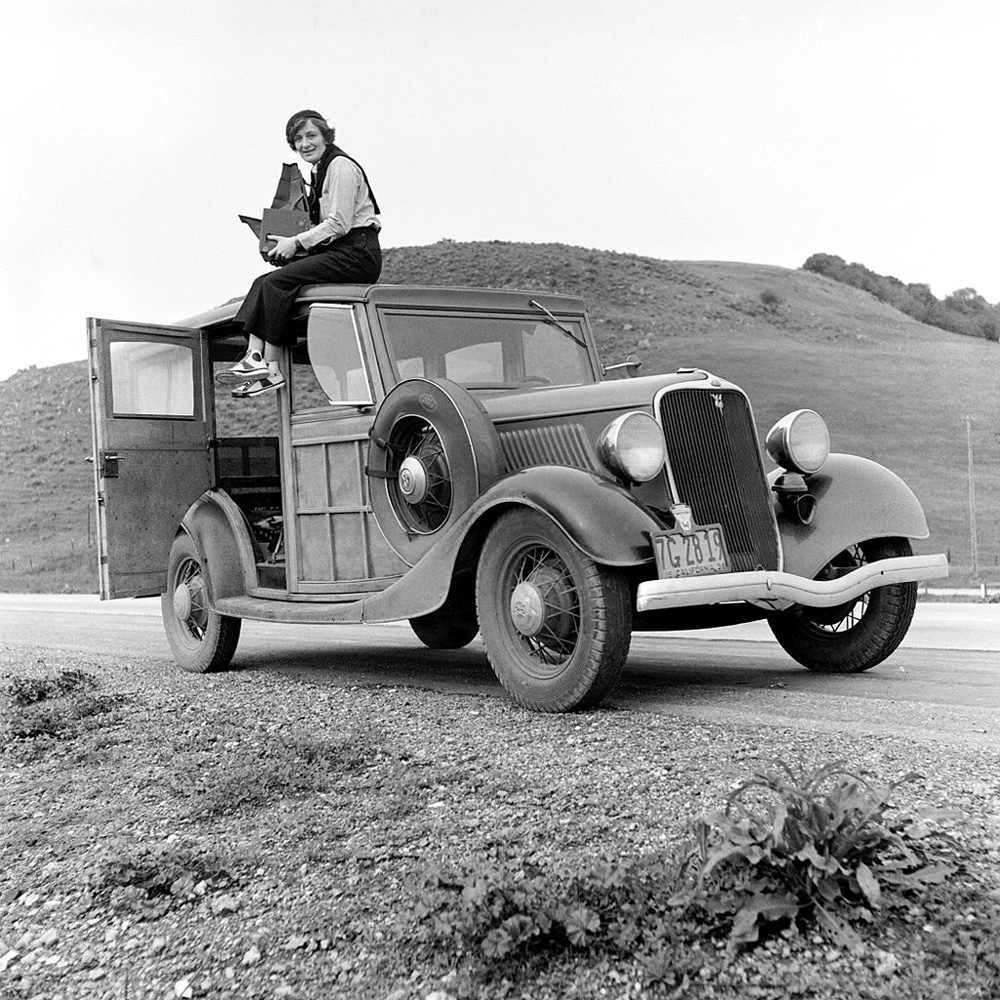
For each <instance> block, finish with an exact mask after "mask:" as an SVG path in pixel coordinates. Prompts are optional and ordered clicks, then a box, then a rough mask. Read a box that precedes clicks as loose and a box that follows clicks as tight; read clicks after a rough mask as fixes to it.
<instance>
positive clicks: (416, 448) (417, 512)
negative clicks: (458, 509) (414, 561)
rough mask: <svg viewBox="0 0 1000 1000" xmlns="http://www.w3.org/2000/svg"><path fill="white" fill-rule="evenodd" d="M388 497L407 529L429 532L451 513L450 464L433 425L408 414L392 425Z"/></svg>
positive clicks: (388, 468) (387, 468)
mask: <svg viewBox="0 0 1000 1000" xmlns="http://www.w3.org/2000/svg"><path fill="white" fill-rule="evenodd" d="M386 473H387V479H388V483H389V499H390V501H391V503H392V507H393V510H394V511H395V512H396V516H397V517H398V518H399V520H400V523H402V524H403V525H404V526H405V527H406V528H407V529H408V530H409V531H412V532H414V533H417V534H430V533H431V532H434V531H437V530H438V529H439V528H440V527H441V525H443V524H444V523H445V522H446V521H447V520H448V517H449V515H450V514H451V509H452V491H451V467H450V466H449V463H448V455H447V453H446V452H445V448H444V443H443V442H442V440H441V438H440V436H439V435H438V432H437V430H436V429H435V428H434V425H433V424H431V423H430V422H429V421H427V420H425V419H424V418H422V417H416V416H410V417H406V418H404V419H403V420H400V421H399V422H398V423H397V424H396V426H395V427H393V434H392V440H391V444H390V448H389V460H388V462H387V467H386Z"/></svg>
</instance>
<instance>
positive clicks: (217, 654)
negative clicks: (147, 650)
mask: <svg viewBox="0 0 1000 1000" xmlns="http://www.w3.org/2000/svg"><path fill="white" fill-rule="evenodd" d="M160 612H161V614H162V615H163V626H164V628H165V629H166V633H167V642H168V643H169V644H170V650H171V652H172V653H173V654H174V659H175V660H176V661H177V663H178V664H179V665H180V666H181V667H182V668H183V669H184V670H187V671H189V672H191V673H195V674H204V673H209V672H211V671H215V670H225V668H226V667H227V666H229V661H230V660H232V658H233V654H234V653H235V652H236V644H237V643H238V642H239V640H240V626H241V625H242V624H243V622H242V621H241V620H240V619H239V618H230V617H229V616H228V615H220V614H219V613H218V612H216V611H212V610H211V608H209V606H208V589H207V584H206V581H205V571H204V569H203V568H202V565H201V558H200V557H199V555H198V550H197V549H196V548H195V545H194V542H192V541H191V539H190V538H189V537H188V536H187V535H185V534H180V535H178V536H177V538H176V539H174V544H173V545H172V546H171V549H170V561H169V562H168V564H167V592H166V593H165V594H164V595H163V596H162V597H161V598H160Z"/></svg>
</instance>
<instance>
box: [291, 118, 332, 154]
mask: <svg viewBox="0 0 1000 1000" xmlns="http://www.w3.org/2000/svg"><path fill="white" fill-rule="evenodd" d="M325 150H326V139H324V138H323V133H322V132H320V130H319V129H318V128H317V127H316V125H315V124H314V123H313V122H311V121H309V122H306V123H305V125H303V126H302V127H301V128H300V129H299V130H298V132H296V133H295V152H296V153H298V154H299V156H301V157H302V159H303V160H305V161H306V163H319V161H320V159H322V157H323V152H324V151H325Z"/></svg>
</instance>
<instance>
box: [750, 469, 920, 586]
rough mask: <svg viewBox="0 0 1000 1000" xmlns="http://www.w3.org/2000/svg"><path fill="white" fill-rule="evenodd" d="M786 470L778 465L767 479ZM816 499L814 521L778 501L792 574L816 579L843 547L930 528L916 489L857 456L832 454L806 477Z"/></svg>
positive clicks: (908, 535)
mask: <svg viewBox="0 0 1000 1000" xmlns="http://www.w3.org/2000/svg"><path fill="white" fill-rule="evenodd" d="M781 473H782V470H781V469H776V470H775V471H774V472H772V473H771V474H770V475H769V476H768V481H769V483H774V481H775V480H776V479H777V478H778V476H780V475H781ZM806 483H807V485H808V487H809V492H810V493H811V494H812V495H813V496H814V497H815V498H816V511H815V514H814V516H813V519H812V522H811V523H810V524H802V523H801V522H800V521H799V520H798V519H797V518H795V517H794V516H793V515H789V514H788V513H787V512H786V511H785V510H784V508H783V507H782V506H781V505H780V504H779V503H778V501H777V498H775V501H774V507H775V514H776V516H777V519H778V530H779V532H780V533H781V545H782V550H783V552H784V569H785V571H786V572H788V573H795V574H797V575H799V576H803V577H806V578H807V579H809V580H811V579H813V578H814V577H815V576H816V574H817V573H818V572H819V571H820V570H821V569H822V568H823V567H824V566H825V565H826V564H827V563H828V562H829V561H830V560H831V559H832V558H833V557H834V556H835V555H837V554H838V553H839V552H842V551H843V550H844V549H846V548H849V547H850V546H852V545H855V544H857V543H858V542H863V541H867V540H868V539H870V538H888V537H901V538H926V537H927V536H928V535H929V534H930V532H929V530H928V528H927V519H926V517H924V511H923V508H922V507H921V506H920V501H919V500H917V498H916V496H915V495H914V494H913V491H912V490H911V489H910V488H909V486H907V485H906V483H904V482H903V480H902V479H900V478H899V476H897V475H896V474H895V473H894V472H890V471H889V469H887V468H885V466H883V465H879V464H878V463H877V462H872V461H871V460H869V459H867V458H861V457H860V456H858V455H838V454H834V455H831V456H830V457H829V458H828V459H827V461H826V464H825V465H824V466H823V468H822V470H821V471H820V472H818V473H816V474H815V475H811V476H807V477H806Z"/></svg>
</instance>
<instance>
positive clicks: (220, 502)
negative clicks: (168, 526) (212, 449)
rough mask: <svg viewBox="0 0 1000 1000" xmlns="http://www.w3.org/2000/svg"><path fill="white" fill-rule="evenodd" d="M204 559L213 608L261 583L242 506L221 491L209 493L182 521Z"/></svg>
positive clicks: (194, 504)
mask: <svg viewBox="0 0 1000 1000" xmlns="http://www.w3.org/2000/svg"><path fill="white" fill-rule="evenodd" d="M181 529H182V530H183V531H186V532H187V534H188V535H189V536H190V538H191V540H192V541H193V542H194V544H195V548H196V549H197V550H198V555H199V556H200V557H201V565H202V569H203V570H204V572H205V575H206V579H207V588H208V602H209V606H210V607H212V608H214V606H215V602H216V601H218V600H221V599H223V598H226V597H242V596H243V595H244V594H246V593H247V592H248V591H249V590H250V589H251V588H253V587H255V586H256V584H257V574H256V557H255V555H254V549H253V542H252V541H251V540H250V532H249V529H248V528H247V524H246V521H245V520H244V518H243V514H242V512H241V511H240V509H239V507H237V506H236V504H235V503H234V502H233V500H232V498H231V497H230V496H229V495H228V494H226V493H222V492H220V491H219V490H208V491H207V492H206V493H202V495H201V496H200V497H198V499H197V500H195V502H194V503H193V504H191V506H190V507H189V508H188V510H187V513H186V514H185V515H184V518H183V519H182V521H181Z"/></svg>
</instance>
